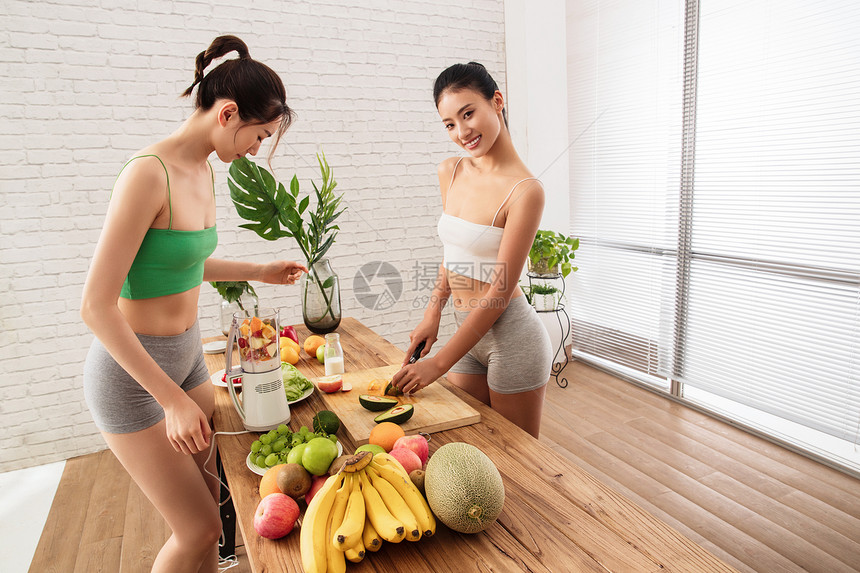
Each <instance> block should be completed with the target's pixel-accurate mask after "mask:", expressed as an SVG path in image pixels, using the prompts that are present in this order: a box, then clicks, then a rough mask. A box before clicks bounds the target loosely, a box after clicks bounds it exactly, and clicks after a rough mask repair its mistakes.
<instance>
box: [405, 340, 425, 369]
mask: <svg viewBox="0 0 860 573" xmlns="http://www.w3.org/2000/svg"><path fill="white" fill-rule="evenodd" d="M426 343H427V341H426V340H422V341H421V342H419V343H418V346H417V347H416V348H415V352H413V353H412V356H410V357H409V364H415V363H416V362H418V359H419V358H421V351H422V350H424V346H425V345H426Z"/></svg>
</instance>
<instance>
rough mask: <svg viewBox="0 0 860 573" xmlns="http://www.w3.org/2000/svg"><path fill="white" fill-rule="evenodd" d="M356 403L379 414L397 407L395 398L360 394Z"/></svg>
mask: <svg viewBox="0 0 860 573" xmlns="http://www.w3.org/2000/svg"><path fill="white" fill-rule="evenodd" d="M358 403H359V404H361V405H362V406H364V407H365V408H366V409H368V410H370V411H372V412H381V411H382V410H388V409H389V408H391V407H393V406H396V405H397V399H396V398H389V397H388V396H373V395H371V394H362V395H361V396H359V397H358Z"/></svg>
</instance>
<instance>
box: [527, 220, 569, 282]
mask: <svg viewBox="0 0 860 573" xmlns="http://www.w3.org/2000/svg"><path fill="white" fill-rule="evenodd" d="M578 248H579V239H574V238H573V237H567V236H565V235H562V234H561V233H557V232H555V231H546V230H539V231H538V232H537V234H536V235H535V240H534V242H533V243H532V247H531V249H530V250H529V271H530V272H532V273H534V274H537V275H554V274H561V276H562V277H567V275H569V274H570V273H571V272H576V271H578V270H579V268H578V267H574V266H573V265H572V264H571V262H570V261H571V260H572V259H574V258H575V257H576V253H575V252H574V251H576V250H577V249H578Z"/></svg>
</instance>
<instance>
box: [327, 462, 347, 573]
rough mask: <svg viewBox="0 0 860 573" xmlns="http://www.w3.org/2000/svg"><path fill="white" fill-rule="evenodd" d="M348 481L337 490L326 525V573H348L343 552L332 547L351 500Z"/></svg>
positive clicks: (344, 481)
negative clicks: (347, 502) (332, 541)
mask: <svg viewBox="0 0 860 573" xmlns="http://www.w3.org/2000/svg"><path fill="white" fill-rule="evenodd" d="M348 481H349V480H348V479H344V480H343V485H342V486H341V487H340V489H338V490H337V493H336V494H335V498H334V503H333V504H332V508H331V511H330V512H329V515H328V520H327V523H326V529H325V538H324V539H323V543H324V544H325V552H326V573H346V560H345V559H344V555H343V551H340V550H339V549H337V548H336V547H335V546H334V545H332V543H331V541H330V540H331V536H332V534H333V533H334V530H335V528H336V527H337V526H338V525H340V522H341V521H342V520H343V514H344V511H346V501H347V499H348V498H349V484H348V483H347V482H348Z"/></svg>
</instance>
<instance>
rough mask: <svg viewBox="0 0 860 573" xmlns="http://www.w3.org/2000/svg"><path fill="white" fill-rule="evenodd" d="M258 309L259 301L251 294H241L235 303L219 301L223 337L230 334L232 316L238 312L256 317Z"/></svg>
mask: <svg viewBox="0 0 860 573" xmlns="http://www.w3.org/2000/svg"><path fill="white" fill-rule="evenodd" d="M259 307H260V301H259V299H258V298H257V297H256V296H254V295H252V294H251V293H247V292H246V293H243V294H242V296H240V297H239V300H237V301H235V302H227V301H226V300H224V299H221V332H222V333H223V334H224V336H227V334H228V333H229V332H230V324H231V322H232V321H233V314H234V313H236V312H239V311H247V312H249V313H251V316H256V313H257V310H258V309H259Z"/></svg>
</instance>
